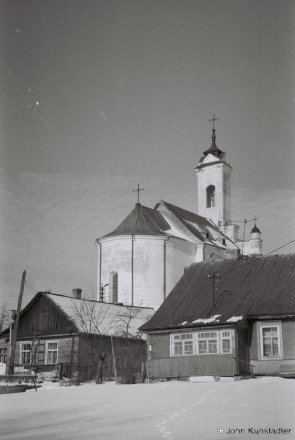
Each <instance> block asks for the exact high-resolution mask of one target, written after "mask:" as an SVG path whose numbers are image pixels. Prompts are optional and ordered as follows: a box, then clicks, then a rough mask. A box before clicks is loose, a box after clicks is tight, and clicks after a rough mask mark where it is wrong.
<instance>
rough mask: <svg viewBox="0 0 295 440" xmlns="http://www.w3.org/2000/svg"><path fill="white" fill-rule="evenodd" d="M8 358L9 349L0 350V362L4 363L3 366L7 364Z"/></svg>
mask: <svg viewBox="0 0 295 440" xmlns="http://www.w3.org/2000/svg"><path fill="white" fill-rule="evenodd" d="M6 356H7V349H6V348H0V362H3V364H6Z"/></svg>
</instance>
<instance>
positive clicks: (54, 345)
mask: <svg viewBox="0 0 295 440" xmlns="http://www.w3.org/2000/svg"><path fill="white" fill-rule="evenodd" d="M57 358H58V342H57V341H50V342H49V341H46V351H45V363H46V364H51V365H55V364H57Z"/></svg>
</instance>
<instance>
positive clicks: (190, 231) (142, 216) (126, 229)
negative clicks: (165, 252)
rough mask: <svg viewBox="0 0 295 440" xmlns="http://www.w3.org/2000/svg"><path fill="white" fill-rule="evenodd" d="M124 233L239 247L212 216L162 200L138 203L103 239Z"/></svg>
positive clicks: (223, 247) (233, 247)
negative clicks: (153, 205) (207, 216)
mask: <svg viewBox="0 0 295 440" xmlns="http://www.w3.org/2000/svg"><path fill="white" fill-rule="evenodd" d="M122 235H150V236H162V237H167V236H168V237H170V236H172V237H176V238H180V239H182V240H186V241H189V242H192V243H200V242H201V243H208V244H211V245H213V246H217V247H220V248H222V249H225V250H226V249H237V246H236V245H235V244H234V243H233V242H231V240H229V239H228V238H227V237H226V236H225V235H224V234H223V233H222V232H221V231H220V230H219V229H218V227H217V226H216V225H215V224H214V223H213V222H212V221H211V220H210V219H207V218H205V217H202V216H200V215H197V214H194V213H193V212H190V211H187V210H185V209H182V208H180V207H178V206H175V205H172V203H168V202H164V201H161V203H158V204H157V205H156V207H155V209H151V208H148V207H146V206H142V205H141V204H140V203H136V205H135V208H134V209H133V210H132V211H131V213H130V214H129V215H128V216H127V217H126V218H125V219H124V220H123V221H122V223H120V225H119V226H118V227H117V228H116V229H115V230H114V231H113V232H110V233H109V234H107V235H104V236H103V237H102V239H104V238H109V237H118V236H122ZM225 239H226V243H225Z"/></svg>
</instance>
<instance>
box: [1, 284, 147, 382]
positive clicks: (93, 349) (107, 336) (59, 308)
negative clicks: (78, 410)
mask: <svg viewBox="0 0 295 440" xmlns="http://www.w3.org/2000/svg"><path fill="white" fill-rule="evenodd" d="M73 293H74V297H68V296H63V295H57V294H53V293H49V292H39V293H37V294H36V295H35V296H34V298H33V299H32V300H31V301H30V302H29V303H28V305H27V306H26V307H25V308H24V309H23V310H22V311H21V314H20V321H19V327H18V332H17V344H16V351H15V360H14V365H15V366H16V367H18V366H21V367H25V368H30V369H34V370H35V371H36V372H37V373H38V374H43V375H46V372H50V371H52V370H57V371H58V372H59V373H58V374H59V376H60V377H61V376H62V375H64V374H66V375H67V376H68V377H71V376H72V375H73V374H74V373H75V372H76V371H79V372H80V373H81V374H82V376H83V375H84V376H85V375H86V376H87V377H88V378H89V379H90V378H91V377H93V376H94V375H95V374H96V368H97V365H98V363H99V357H100V355H102V354H103V353H106V358H105V367H104V368H105V374H106V375H109V376H112V375H113V371H112V370H113V366H114V357H115V358H116V360H117V368H118V374H121V375H124V374H127V375H128V374H132V373H133V372H135V371H136V370H138V369H139V371H140V368H141V365H135V362H134V361H132V360H131V358H132V357H134V356H133V355H134V352H136V354H138V361H139V360H140V354H141V353H145V341H144V340H143V339H142V338H141V336H140V334H139V332H138V327H140V325H142V324H143V323H144V322H145V321H146V320H147V319H148V318H149V317H150V316H151V315H152V314H153V313H154V310H153V309H150V308H141V307H127V306H123V305H120V304H110V303H104V302H98V301H92V300H86V299H81V291H80V289H74V290H73ZM9 333H10V331H9V329H6V330H5V331H3V332H2V334H1V335H0V347H1V349H2V351H3V352H4V351H5V350H6V351H8V352H9V341H10V335H9ZM135 357H136V356H135ZM132 362H133V363H132ZM124 368H125V371H123V370H124ZM126 369H128V371H126Z"/></svg>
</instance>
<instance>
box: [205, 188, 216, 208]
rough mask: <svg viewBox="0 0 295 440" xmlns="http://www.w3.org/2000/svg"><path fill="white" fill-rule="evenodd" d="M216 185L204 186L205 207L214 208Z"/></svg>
mask: <svg viewBox="0 0 295 440" xmlns="http://www.w3.org/2000/svg"><path fill="white" fill-rule="evenodd" d="M215 196H216V187H215V185H209V186H207V188H206V208H215V204H216V200H215Z"/></svg>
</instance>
